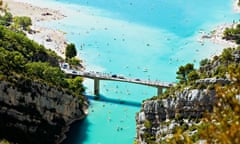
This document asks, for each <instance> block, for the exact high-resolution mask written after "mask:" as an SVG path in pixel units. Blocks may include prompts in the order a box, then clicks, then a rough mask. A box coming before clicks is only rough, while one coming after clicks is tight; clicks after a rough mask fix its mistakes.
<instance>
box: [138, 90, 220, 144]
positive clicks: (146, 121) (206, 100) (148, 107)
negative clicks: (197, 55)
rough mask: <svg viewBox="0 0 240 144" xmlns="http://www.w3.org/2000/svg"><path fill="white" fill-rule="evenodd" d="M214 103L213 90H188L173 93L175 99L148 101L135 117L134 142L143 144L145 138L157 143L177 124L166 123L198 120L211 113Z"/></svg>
mask: <svg viewBox="0 0 240 144" xmlns="http://www.w3.org/2000/svg"><path fill="white" fill-rule="evenodd" d="M214 101H215V91H214V90H198V89H193V90H188V89H185V90H184V91H183V92H178V93H175V98H168V99H162V100H148V101H145V102H144V103H143V105H142V109H141V111H140V112H139V113H138V114H137V115H136V123H137V138H136V141H137V142H139V143H141V144H145V143H148V141H147V140H146V138H149V137H151V140H153V141H159V140H160V139H161V137H159V136H160V135H162V134H164V133H167V132H169V131H171V130H172V129H173V128H174V127H175V125H178V123H170V124H168V125H167V126H166V125H165V123H166V122H168V121H169V120H172V119H175V120H178V119H191V118H200V117H202V115H203V113H204V112H206V111H212V109H213V104H214Z"/></svg>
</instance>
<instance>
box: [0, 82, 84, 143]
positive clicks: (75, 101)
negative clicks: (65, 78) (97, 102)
mask: <svg viewBox="0 0 240 144" xmlns="http://www.w3.org/2000/svg"><path fill="white" fill-rule="evenodd" d="M0 106H1V107H0V136H1V137H5V138H7V139H10V140H13V141H16V142H17V143H25V144H28V143H29V144H32V143H34V144H43V143H44V144H50V143H51V144H52V143H59V142H60V141H61V140H63V139H64V132H65V131H66V130H67V128H68V126H69V124H70V123H72V122H73V121H74V120H77V119H81V118H84V117H85V113H84V100H83V99H80V98H78V97H75V96H73V95H71V94H68V93H66V92H64V91H63V90H61V89H58V88H55V87H51V86H48V85H46V84H40V83H37V82H32V81H31V80H19V81H18V82H17V84H13V83H10V82H6V81H0Z"/></svg>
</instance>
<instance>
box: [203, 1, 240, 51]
mask: <svg viewBox="0 0 240 144" xmlns="http://www.w3.org/2000/svg"><path fill="white" fill-rule="evenodd" d="M238 1H239V0H234V3H233V11H234V13H240V6H238ZM237 24H239V22H233V23H224V24H221V25H219V26H217V27H216V28H215V29H213V30H212V31H211V32H207V33H206V32H201V34H200V38H199V39H200V41H202V42H204V40H210V41H211V42H213V43H215V44H220V45H223V46H225V47H238V46H239V45H238V44H236V43H235V42H233V41H227V40H225V39H222V37H223V33H224V30H225V29H226V28H234V27H236V25H237Z"/></svg>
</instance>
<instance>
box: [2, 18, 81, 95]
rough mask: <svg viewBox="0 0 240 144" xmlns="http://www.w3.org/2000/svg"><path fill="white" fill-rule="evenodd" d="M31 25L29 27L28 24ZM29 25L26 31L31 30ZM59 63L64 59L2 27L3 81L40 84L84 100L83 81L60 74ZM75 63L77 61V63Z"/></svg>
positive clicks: (22, 35) (19, 34) (23, 36)
mask: <svg viewBox="0 0 240 144" xmlns="http://www.w3.org/2000/svg"><path fill="white" fill-rule="evenodd" d="M27 21H28V20H27ZM24 23H25V22H24ZM27 23H28V24H29V22H26V23H25V24H27ZM25 24H24V26H23V27H26V26H27V25H25ZM59 61H62V59H61V58H60V57H59V56H57V55H56V53H54V52H53V51H50V50H47V49H45V48H44V47H43V46H42V45H39V44H37V43H35V42H33V41H32V40H29V39H28V38H27V37H26V36H25V35H24V34H22V32H20V33H19V32H15V31H13V30H11V28H10V27H6V26H1V25H0V62H1V65H0V79H1V80H3V81H4V80H5V81H13V82H14V81H18V79H22V80H24V79H25V80H31V81H37V82H39V83H43V84H47V85H50V86H53V87H57V88H59V89H62V90H63V91H66V92H68V93H70V94H73V95H76V96H79V97H80V98H81V97H82V96H81V95H82V93H83V92H84V87H83V85H82V78H78V77H76V78H74V79H72V80H71V79H69V78H68V77H67V76H66V75H65V74H64V73H63V72H62V71H61V70H60V68H59V66H58V63H59ZM74 62H76V60H73V63H74ZM13 76H14V77H13Z"/></svg>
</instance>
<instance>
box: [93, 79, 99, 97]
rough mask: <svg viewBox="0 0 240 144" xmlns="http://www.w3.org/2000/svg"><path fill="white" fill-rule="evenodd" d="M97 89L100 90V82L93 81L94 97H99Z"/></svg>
mask: <svg viewBox="0 0 240 144" xmlns="http://www.w3.org/2000/svg"><path fill="white" fill-rule="evenodd" d="M99 88H100V80H99V79H96V78H95V79H94V95H95V96H99V94H100V93H99Z"/></svg>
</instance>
